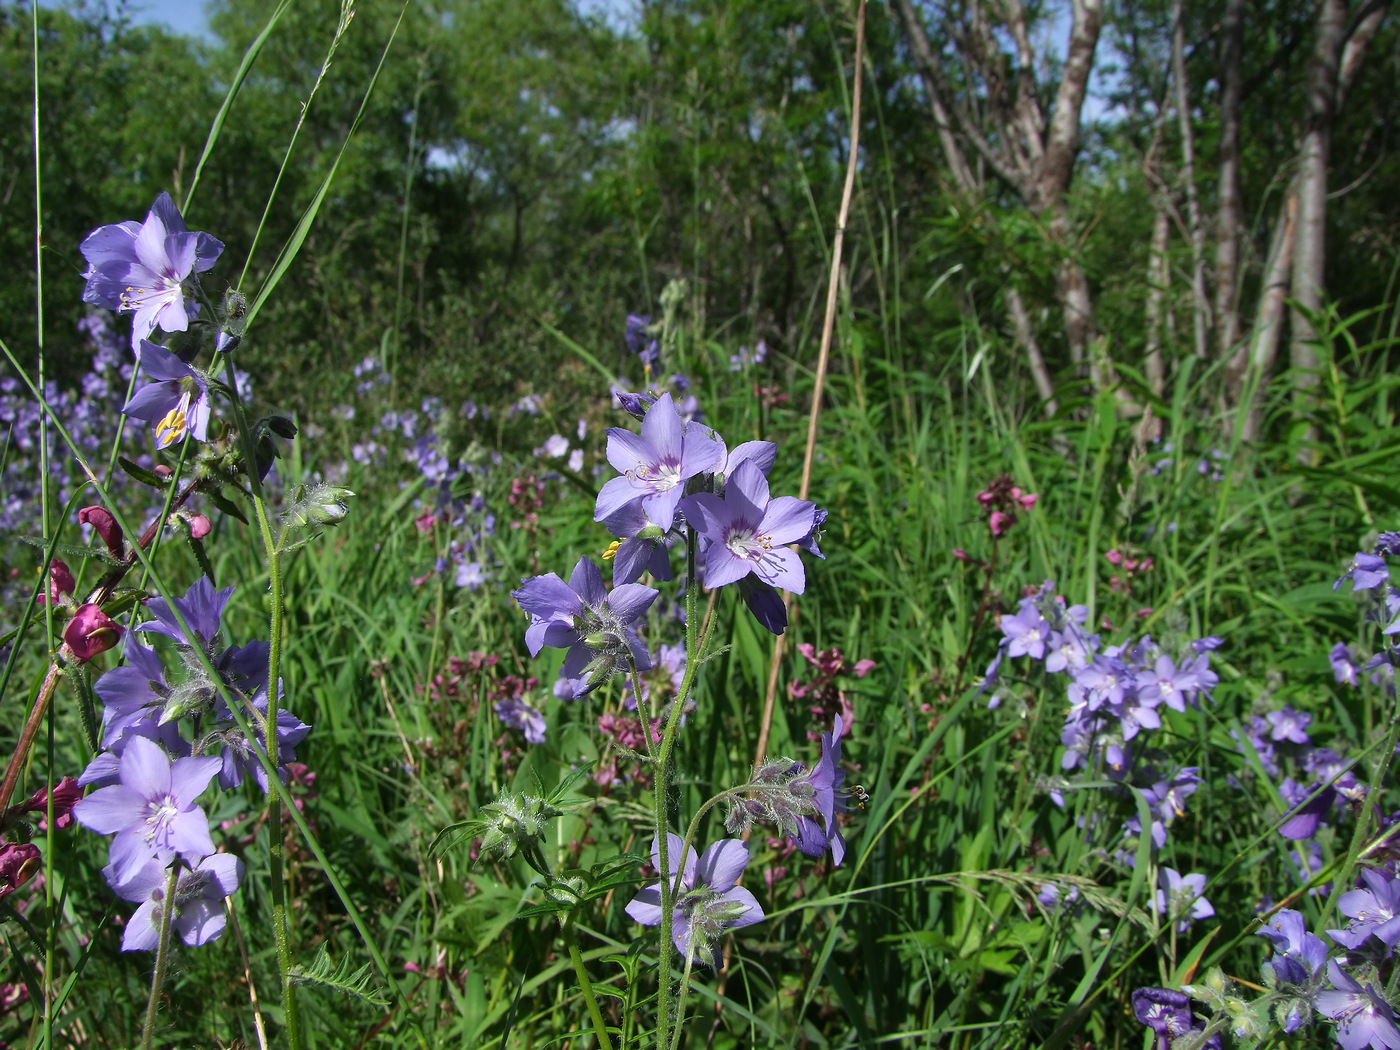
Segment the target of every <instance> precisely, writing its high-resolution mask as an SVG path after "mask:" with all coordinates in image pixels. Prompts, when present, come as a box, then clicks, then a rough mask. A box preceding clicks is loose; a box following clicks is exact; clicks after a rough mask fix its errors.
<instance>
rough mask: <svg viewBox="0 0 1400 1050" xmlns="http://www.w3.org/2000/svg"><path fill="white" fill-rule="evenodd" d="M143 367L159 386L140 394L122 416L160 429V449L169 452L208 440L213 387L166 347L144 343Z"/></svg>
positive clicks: (157, 439) (147, 388) (134, 396)
mask: <svg viewBox="0 0 1400 1050" xmlns="http://www.w3.org/2000/svg"><path fill="white" fill-rule="evenodd" d="M141 367H142V368H143V369H145V371H146V374H147V375H149V376H150V377H151V378H152V379H153V380H155V382H152V383H147V384H146V385H145V386H143V387H142V388H141V389H140V390H138V391H136V393H135V394H134V395H132V398H131V400H130V401H128V402H127V403H126V405H125V407H124V408H122V412H123V413H124V414H126V415H128V416H130V417H131V418H132V419H144V420H146V421H147V422H148V423H154V424H155V426H156V448H166V447H167V446H169V445H173V444H174V443H175V442H177V441H183V440H184V439H185V436H186V435H187V434H193V435H194V436H195V438H196V439H197V440H199V441H203V440H205V437H206V435H207V433H208V430H209V384H208V383H207V382H206V381H205V379H204V377H203V376H201V375H200V374H199V373H198V372H196V371H195V370H194V369H193V368H191V367H190V366H189V365H187V364H185V362H183V361H181V360H180V359H179V358H178V357H176V356H175V355H174V354H172V353H171V352H170V351H169V350H167V349H166V348H165V347H163V346H157V345H156V344H155V343H151V342H147V341H146V340H145V339H142V340H141Z"/></svg>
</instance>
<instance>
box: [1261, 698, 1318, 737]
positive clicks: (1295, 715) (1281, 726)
mask: <svg viewBox="0 0 1400 1050" xmlns="http://www.w3.org/2000/svg"><path fill="white" fill-rule="evenodd" d="M1264 718H1265V719H1266V720H1267V721H1268V723H1269V726H1270V728H1269V736H1271V737H1272V738H1273V739H1274V740H1277V741H1283V740H1287V741H1289V742H1290V743H1294V744H1307V743H1311V741H1310V740H1309V738H1308V733H1307V728H1308V726H1309V725H1311V724H1312V715H1310V714H1307V713H1305V712H1302V711H1295V710H1293V708H1291V707H1287V706H1285V707H1283V708H1281V709H1279V710H1277V711H1270V712H1269V713H1268V714H1266V715H1265V716H1264Z"/></svg>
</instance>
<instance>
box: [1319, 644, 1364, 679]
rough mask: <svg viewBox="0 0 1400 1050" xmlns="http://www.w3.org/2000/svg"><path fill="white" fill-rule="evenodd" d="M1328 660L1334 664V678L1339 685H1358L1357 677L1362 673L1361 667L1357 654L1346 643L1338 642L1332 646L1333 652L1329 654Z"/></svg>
mask: <svg viewBox="0 0 1400 1050" xmlns="http://www.w3.org/2000/svg"><path fill="white" fill-rule="evenodd" d="M1327 659H1328V661H1329V662H1330V663H1331V664H1332V677H1333V678H1335V679H1336V680H1337V682H1338V683H1339V684H1341V685H1356V684H1357V676H1358V675H1359V674H1360V673H1361V667H1360V664H1359V662H1358V661H1357V659H1356V654H1355V653H1353V652H1352V651H1351V649H1349V648H1348V647H1347V645H1346V644H1345V643H1344V642H1338V643H1337V644H1336V645H1334V646H1332V651H1331V652H1330V653H1328V654H1327Z"/></svg>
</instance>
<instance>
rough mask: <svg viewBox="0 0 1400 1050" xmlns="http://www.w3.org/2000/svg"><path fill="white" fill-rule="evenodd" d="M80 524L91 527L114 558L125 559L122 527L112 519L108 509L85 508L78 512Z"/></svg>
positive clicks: (98, 507) (97, 507)
mask: <svg viewBox="0 0 1400 1050" xmlns="http://www.w3.org/2000/svg"><path fill="white" fill-rule="evenodd" d="M78 523H79V524H81V525H91V526H92V528H93V531H94V532H96V533H97V534H98V535H99V536H101V537H102V542H103V543H105V544H106V545H107V551H108V553H110V554H111V555H112V557H114V558H121V557H125V555H126V551H125V550H124V549H123V546H122V530H121V526H120V525H118V524H117V519H116V518H114V517H112V512H111V511H109V510H108V509H107V508H106V507H101V506H93V507H84V508H83V509H82V510H80V511H78Z"/></svg>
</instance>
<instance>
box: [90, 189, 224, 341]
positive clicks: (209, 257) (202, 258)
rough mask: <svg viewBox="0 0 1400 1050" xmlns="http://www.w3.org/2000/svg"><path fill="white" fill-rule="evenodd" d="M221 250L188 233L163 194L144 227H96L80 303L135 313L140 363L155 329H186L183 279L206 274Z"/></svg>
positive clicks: (134, 224) (206, 236) (204, 237)
mask: <svg viewBox="0 0 1400 1050" xmlns="http://www.w3.org/2000/svg"><path fill="white" fill-rule="evenodd" d="M223 250H224V246H223V243H222V242H221V241H219V240H217V239H215V238H214V237H211V236H210V235H209V234H207V233H200V232H190V230H189V229H188V228H187V227H186V226H185V220H184V218H183V217H181V215H180V212H179V209H177V208H176V207H175V202H174V201H172V200H171V199H170V194H168V193H162V194H161V195H160V196H159V197H157V198H156V199H155V203H154V204H152V205H151V210H150V211H149V212H147V213H146V221H145V222H142V223H138V222H134V221H130V220H128V221H126V222H119V223H114V224H113V225H110V226H99V227H98V228H97V229H95V230H93V231H92V233H90V234H88V236H87V238H86V239H85V240H84V241H83V243H82V246H81V251H82V253H83V257H84V258H85V259H87V261H88V269H87V272H86V273H84V274H83V277H84V278H85V279H86V280H87V286H86V287H85V288H84V289H83V302H85V303H92V304H93V305H94V306H105V307H106V308H107V309H109V310H116V311H117V312H118V313H130V314H135V315H136V316H135V318H134V319H133V323H132V328H131V348H132V349H133V350H134V351H136V357H137V359H138V360H140V359H141V351H142V347H141V342H142V340H144V339H146V338H148V337H149V336H150V334H151V333H152V332H153V331H155V329H156V328H161V329H163V330H165V331H167V332H183V331H184V330H185V329H186V328H188V327H189V316H190V310H189V308H188V307H187V305H186V302H185V279H186V278H188V277H189V276H190V274H192V273H196V272H200V271H203V270H207V269H209V267H211V266H213V265H214V262H215V260H216V259H218V257H219V253H220V252H222V251H223Z"/></svg>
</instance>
